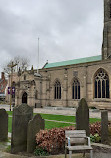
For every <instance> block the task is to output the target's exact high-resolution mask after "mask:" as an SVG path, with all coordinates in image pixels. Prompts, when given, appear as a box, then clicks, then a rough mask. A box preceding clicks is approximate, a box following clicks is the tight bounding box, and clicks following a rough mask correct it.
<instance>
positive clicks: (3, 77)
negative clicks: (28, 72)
mask: <svg viewBox="0 0 111 158" xmlns="http://www.w3.org/2000/svg"><path fill="white" fill-rule="evenodd" d="M1 79H2V80H4V79H5V75H4V72H2V73H1Z"/></svg>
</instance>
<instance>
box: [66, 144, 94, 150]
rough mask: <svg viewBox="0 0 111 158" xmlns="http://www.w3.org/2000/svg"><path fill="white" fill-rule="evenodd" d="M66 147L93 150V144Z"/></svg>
mask: <svg viewBox="0 0 111 158" xmlns="http://www.w3.org/2000/svg"><path fill="white" fill-rule="evenodd" d="M66 149H68V150H70V151H74V150H75V151H78V150H92V149H93V148H92V147H91V146H87V145H82V146H80V145H79V146H66Z"/></svg>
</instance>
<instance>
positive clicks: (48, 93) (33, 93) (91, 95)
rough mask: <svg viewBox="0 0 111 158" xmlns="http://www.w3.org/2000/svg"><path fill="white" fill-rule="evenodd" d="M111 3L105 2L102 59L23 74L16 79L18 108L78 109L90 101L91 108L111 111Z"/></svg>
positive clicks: (51, 64)
mask: <svg viewBox="0 0 111 158" xmlns="http://www.w3.org/2000/svg"><path fill="white" fill-rule="evenodd" d="M110 69H111V0H104V30H103V44H102V49H101V55H99V56H91V57H87V58H81V59H74V60H68V61H63V62H56V63H46V64H45V65H44V67H43V68H41V69H39V71H38V73H37V72H36V71H35V70H33V67H32V69H31V70H25V71H24V72H21V71H19V72H18V74H17V75H16V77H13V84H14V85H15V96H13V100H14V102H15V105H20V104H21V103H27V104H28V105H30V106H32V107H44V106H52V107H77V106H78V102H79V101H80V99H81V98H86V100H87V102H88V106H89V107H96V108H98V109H111V70H110Z"/></svg>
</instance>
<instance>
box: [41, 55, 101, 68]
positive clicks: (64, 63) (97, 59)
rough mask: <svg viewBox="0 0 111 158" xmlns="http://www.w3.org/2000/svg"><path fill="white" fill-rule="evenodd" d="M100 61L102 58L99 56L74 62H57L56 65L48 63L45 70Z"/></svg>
mask: <svg viewBox="0 0 111 158" xmlns="http://www.w3.org/2000/svg"><path fill="white" fill-rule="evenodd" d="M100 60H102V56H101V55H98V56H92V57H86V58H80V59H74V60H67V61H61V62H56V63H47V64H46V65H45V66H44V68H52V67H59V66H67V65H73V64H81V63H88V62H94V61H100Z"/></svg>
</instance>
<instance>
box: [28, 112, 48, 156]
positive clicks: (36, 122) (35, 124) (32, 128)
mask: <svg viewBox="0 0 111 158" xmlns="http://www.w3.org/2000/svg"><path fill="white" fill-rule="evenodd" d="M44 128H45V121H44V119H42V117H41V115H39V114H37V115H35V116H34V118H33V119H32V120H30V121H29V123H28V132H27V152H28V153H32V152H33V151H34V149H35V147H36V140H35V138H36V137H35V136H36V134H37V133H38V132H39V131H40V129H44Z"/></svg>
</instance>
